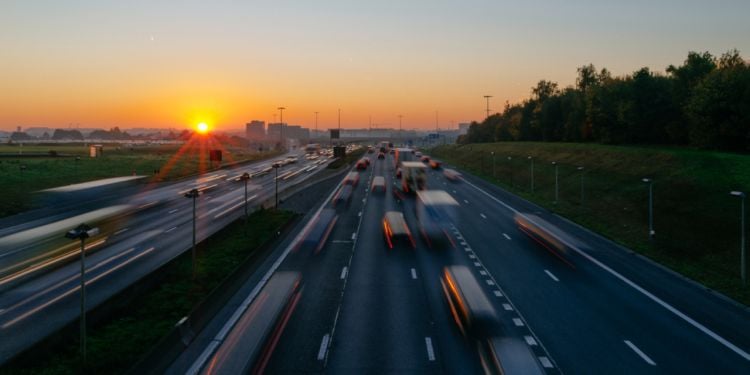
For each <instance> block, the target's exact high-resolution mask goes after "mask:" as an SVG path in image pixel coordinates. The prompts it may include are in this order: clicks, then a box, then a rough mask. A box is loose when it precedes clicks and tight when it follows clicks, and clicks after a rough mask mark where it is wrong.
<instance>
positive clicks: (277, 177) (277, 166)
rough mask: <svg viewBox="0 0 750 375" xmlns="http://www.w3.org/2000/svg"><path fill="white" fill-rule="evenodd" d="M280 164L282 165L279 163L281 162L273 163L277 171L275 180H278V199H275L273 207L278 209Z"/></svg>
mask: <svg viewBox="0 0 750 375" xmlns="http://www.w3.org/2000/svg"><path fill="white" fill-rule="evenodd" d="M280 166H281V165H279V163H274V164H273V169H274V170H275V171H276V177H275V178H274V180H275V181H276V199H275V203H274V206H273V207H274V208H276V209H278V208H279V167H280Z"/></svg>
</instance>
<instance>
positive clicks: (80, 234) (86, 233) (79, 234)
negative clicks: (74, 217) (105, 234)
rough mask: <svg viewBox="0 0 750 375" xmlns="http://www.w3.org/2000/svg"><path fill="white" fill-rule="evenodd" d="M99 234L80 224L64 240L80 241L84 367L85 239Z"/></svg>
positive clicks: (82, 357)
mask: <svg viewBox="0 0 750 375" xmlns="http://www.w3.org/2000/svg"><path fill="white" fill-rule="evenodd" d="M98 233H99V228H91V227H89V226H88V225H86V224H81V225H79V226H78V227H76V228H75V229H71V230H69V231H68V232H67V233H65V238H69V239H72V240H80V241H81V277H80V279H81V287H80V288H81V360H82V363H83V367H84V368H85V367H86V239H87V238H89V237H91V236H95V235H97V234H98Z"/></svg>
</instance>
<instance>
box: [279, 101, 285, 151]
mask: <svg viewBox="0 0 750 375" xmlns="http://www.w3.org/2000/svg"><path fill="white" fill-rule="evenodd" d="M278 109H279V126H280V127H281V128H280V131H279V142H280V143H282V144H283V143H284V110H285V109H286V108H285V107H279V108H278ZM282 147H283V146H282Z"/></svg>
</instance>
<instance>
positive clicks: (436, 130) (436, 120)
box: [435, 111, 440, 143]
mask: <svg viewBox="0 0 750 375" xmlns="http://www.w3.org/2000/svg"><path fill="white" fill-rule="evenodd" d="M435 137H437V139H435V143H437V141H439V140H440V130H439V129H438V111H435Z"/></svg>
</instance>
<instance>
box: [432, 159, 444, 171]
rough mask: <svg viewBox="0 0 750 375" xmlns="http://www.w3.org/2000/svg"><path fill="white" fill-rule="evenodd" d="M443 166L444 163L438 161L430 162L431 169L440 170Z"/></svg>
mask: <svg viewBox="0 0 750 375" xmlns="http://www.w3.org/2000/svg"><path fill="white" fill-rule="evenodd" d="M441 166H443V162H442V161H440V160H437V159H432V160H430V168H432V169H440V167H441Z"/></svg>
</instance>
